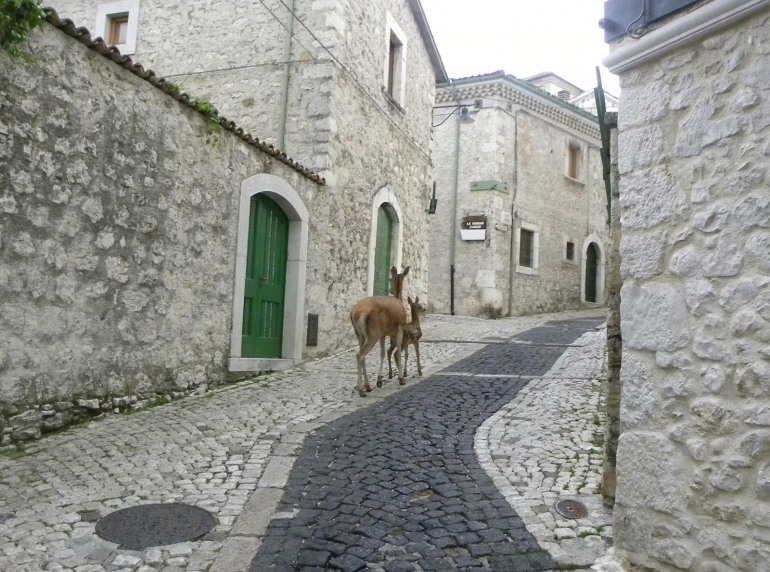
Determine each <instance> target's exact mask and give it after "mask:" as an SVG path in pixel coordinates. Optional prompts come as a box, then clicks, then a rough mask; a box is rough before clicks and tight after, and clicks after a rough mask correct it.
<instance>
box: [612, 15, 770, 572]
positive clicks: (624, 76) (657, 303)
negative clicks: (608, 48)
mask: <svg viewBox="0 0 770 572" xmlns="http://www.w3.org/2000/svg"><path fill="white" fill-rule="evenodd" d="M717 4H724V5H725V10H724V13H726V12H727V11H728V8H729V7H727V4H731V5H735V4H736V3H734V2H733V3H730V2H721V0H720V2H715V3H714V4H709V3H704V4H703V5H702V6H700V7H698V8H697V9H696V10H695V11H694V12H691V13H688V14H685V15H683V16H678V17H677V18H676V19H674V21H673V22H669V23H667V24H666V26H670V25H678V26H679V27H680V28H683V27H686V26H687V25H688V22H690V21H692V18H696V17H699V15H698V14H697V12H698V11H699V10H705V9H713V8H714V7H715V6H717ZM746 4H748V3H746ZM753 4H755V5H757V3H756V2H755V3H753ZM717 7H718V6H717ZM653 33H658V34H661V35H663V34H665V33H666V29H665V26H664V27H663V28H661V29H659V30H655V31H654V32H653ZM651 35H652V33H651ZM630 43H632V41H631V40H629V41H628V42H626V46H628V45H629V44H630ZM769 46H770V10H768V7H767V3H765V4H764V8H763V9H761V10H755V12H754V14H753V15H752V16H751V17H748V18H744V19H743V20H742V21H740V22H738V23H733V24H731V25H729V26H726V27H725V26H722V28H721V29H717V30H715V31H713V32H712V33H710V34H708V35H706V36H705V37H700V38H697V39H692V40H691V41H690V42H689V43H686V45H681V44H680V45H679V47H676V48H673V49H672V50H671V51H669V52H668V53H666V54H664V55H661V56H660V57H658V58H654V59H653V60H652V61H649V62H648V63H644V64H643V65H639V66H636V67H629V68H625V69H624V71H622V73H621V87H622V95H621V102H620V112H619V128H620V134H619V149H620V151H619V153H620V155H619V170H620V203H621V208H622V214H621V220H622V226H623V233H622V243H621V256H622V274H623V281H624V284H623V289H622V293H621V297H622V307H621V314H622V334H623V364H622V384H623V397H622V406H621V422H622V433H621V436H620V442H619V448H618V456H617V485H618V486H617V497H616V498H617V503H616V505H615V539H616V543H617V548H618V553H619V554H621V555H622V556H623V557H625V558H627V559H628V560H631V561H632V562H634V563H637V564H641V565H644V566H646V567H650V568H652V569H654V570H681V569H685V570H699V571H727V570H730V571H747V572H748V571H750V572H762V571H767V570H770V399H769V398H770V193H769V192H768V184H770V178H769V174H768V163H769V161H768V159H769V158H770V143H769V142H768V134H770V64H768V55H770V47H769ZM622 47H623V46H621V48H622ZM618 49H620V48H618Z"/></svg>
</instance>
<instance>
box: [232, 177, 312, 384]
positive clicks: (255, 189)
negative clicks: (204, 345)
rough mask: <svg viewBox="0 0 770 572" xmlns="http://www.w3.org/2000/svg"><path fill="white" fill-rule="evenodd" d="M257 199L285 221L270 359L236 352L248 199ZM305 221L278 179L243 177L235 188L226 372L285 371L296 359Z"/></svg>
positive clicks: (302, 210)
mask: <svg viewBox="0 0 770 572" xmlns="http://www.w3.org/2000/svg"><path fill="white" fill-rule="evenodd" d="M260 194H264V196H265V197H267V198H269V199H270V200H271V201H273V202H274V203H275V204H277V205H278V206H279V207H280V209H281V210H282V212H283V214H285V215H286V218H287V219H288V241H287V252H286V285H285V291H284V303H283V308H284V310H283V336H282V347H281V351H280V353H281V357H280V358H275V359H270V358H248V357H244V356H243V353H242V349H241V348H242V344H241V342H242V339H241V338H242V335H243V308H244V293H245V284H246V266H247V258H248V253H249V215H250V213H251V204H252V198H253V197H254V196H256V195H260ZM308 221H309V215H308V211H307V208H306V207H305V204H304V203H303V201H302V199H301V198H300V196H299V194H298V193H297V191H295V190H294V189H293V188H292V187H291V186H290V185H289V184H288V183H287V182H286V181H284V180H283V179H281V178H279V177H276V176H275V175H269V174H265V173H262V174H259V175H254V176H253V177H249V178H248V179H246V180H245V181H243V183H242V184H241V195H240V202H239V213H238V238H237V245H236V259H235V284H234V294H233V314H232V324H233V326H232V330H231V335H230V360H229V369H230V371H269V370H276V369H285V368H288V367H291V366H292V365H294V364H295V363H297V362H299V361H300V360H301V359H302V347H303V343H302V341H303V338H302V329H303V325H304V315H305V281H306V273H307V243H308Z"/></svg>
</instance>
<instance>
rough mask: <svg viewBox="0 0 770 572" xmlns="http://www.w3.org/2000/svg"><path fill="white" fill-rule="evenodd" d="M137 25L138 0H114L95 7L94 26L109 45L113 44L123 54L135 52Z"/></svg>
mask: <svg viewBox="0 0 770 572" xmlns="http://www.w3.org/2000/svg"><path fill="white" fill-rule="evenodd" d="M138 26H139V0H116V1H115V2H105V3H103V4H99V5H98V6H97V9H96V27H95V28H94V29H95V30H98V32H99V35H100V36H101V37H102V39H103V40H104V41H105V43H106V44H107V45H109V46H115V47H116V48H117V49H119V50H120V53H121V54H123V55H129V54H134V53H136V38H137V32H138Z"/></svg>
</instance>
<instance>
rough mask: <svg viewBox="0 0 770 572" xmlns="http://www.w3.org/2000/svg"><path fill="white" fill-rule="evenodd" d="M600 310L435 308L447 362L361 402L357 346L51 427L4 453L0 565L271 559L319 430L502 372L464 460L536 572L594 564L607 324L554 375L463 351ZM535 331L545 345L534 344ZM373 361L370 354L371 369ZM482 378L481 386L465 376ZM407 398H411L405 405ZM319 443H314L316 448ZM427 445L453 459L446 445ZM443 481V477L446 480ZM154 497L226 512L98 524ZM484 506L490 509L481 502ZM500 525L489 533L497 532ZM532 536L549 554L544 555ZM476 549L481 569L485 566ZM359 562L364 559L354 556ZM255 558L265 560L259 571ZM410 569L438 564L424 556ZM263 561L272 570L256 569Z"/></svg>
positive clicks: (426, 347) (190, 566) (603, 539)
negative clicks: (137, 544)
mask: <svg viewBox="0 0 770 572" xmlns="http://www.w3.org/2000/svg"><path fill="white" fill-rule="evenodd" d="M602 315H603V313H602V311H593V312H568V313H562V314H558V315H541V316H530V317H521V318H508V319H502V320H494V321H491V320H483V319H477V318H468V317H458V316H454V317H450V316H428V317H427V318H426V319H425V320H424V328H423V329H424V332H425V334H424V340H425V342H424V343H422V344H421V354H422V362H423V370H424V374H425V378H428V377H429V376H431V375H432V374H435V373H436V372H438V371H440V370H444V371H443V372H442V373H441V375H440V376H436V377H435V378H431V379H426V380H425V381H424V382H423V383H420V384H419V385H418V383H417V382H418V380H417V379H415V378H410V379H408V381H407V385H406V386H405V387H401V386H399V385H398V384H397V383H396V382H389V383H386V384H385V386H384V387H383V388H379V389H375V390H374V391H373V392H372V393H371V394H370V395H369V396H368V397H367V398H365V399H362V398H359V397H358V396H357V395H356V394H355V392H354V387H355V376H356V373H355V362H354V358H353V350H352V349H351V350H346V351H344V352H340V353H339V354H336V355H334V356H331V357H328V358H324V359H319V360H313V361H310V362H307V363H305V364H303V365H301V366H299V367H296V368H294V369H292V370H290V371H286V372H276V373H272V374H269V375H263V376H260V377H258V378H255V379H253V380H249V381H243V382H241V383H238V384H233V385H230V386H227V387H223V388H219V389H215V390H213V391H210V392H209V393H207V394H205V395H201V396H196V397H190V398H187V399H184V400H180V401H178V402H174V403H171V404H168V405H165V406H160V407H156V408H154V409H152V410H148V411H142V412H138V413H135V414H133V415H128V416H126V415H124V416H114V417H107V418H104V419H102V420H99V421H96V422H94V423H91V424H90V425H87V426H84V427H78V428H73V429H71V430H69V431H67V432H64V433H60V434H57V435H52V436H49V437H47V438H45V439H44V440H42V441H40V442H36V443H33V444H30V445H29V446H28V447H27V448H26V450H25V451H23V452H21V453H16V454H8V453H5V454H4V455H3V456H0V570H2V571H8V572H17V571H18V572H38V571H76V572H102V571H108V572H151V571H152V572H155V571H162V572H238V571H240V570H247V569H248V568H249V567H250V566H252V560H254V558H255V556H256V555H257V553H258V551H259V548H260V546H261V545H262V542H263V540H264V541H265V544H266V546H265V549H264V550H262V551H261V552H259V554H260V556H259V558H264V555H266V554H269V553H270V552H269V550H270V545H271V543H273V544H272V546H275V544H274V540H271V538H272V536H271V533H270V532H269V531H270V528H269V526H270V525H271V523H272V526H273V527H275V525H276V524H279V523H281V522H283V523H289V522H291V520H292V519H291V518H289V517H291V516H295V514H294V511H295V510H296V509H294V508H293V507H292V505H291V503H292V502H293V501H297V500H301V495H300V496H299V497H296V496H295V497H292V496H291V495H292V494H295V493H293V492H292V490H294V489H292V487H288V490H289V491H290V492H289V493H288V494H287V497H286V499H284V500H282V498H283V494H284V490H285V489H287V484H288V483H290V476H289V475H290V470H291V468H292V467H293V466H294V465H295V462H296V461H297V459H298V457H299V458H301V455H300V454H301V452H302V451H303V450H305V451H307V450H310V447H319V446H321V445H323V443H322V442H321V441H319V440H318V439H317V438H316V435H320V434H322V432H323V431H326V430H328V429H329V428H334V427H342V426H344V424H345V423H350V422H351V420H352V419H354V418H356V417H357V418H358V419H364V420H366V419H371V420H372V421H374V420H375V419H376V417H375V414H374V413H373V412H376V411H382V410H383V407H382V405H383V404H384V403H385V402H384V401H383V400H385V399H387V398H388V396H392V395H394V394H395V395H396V397H398V396H399V395H398V394H401V395H404V396H405V395H408V393H409V392H414V393H415V394H416V393H418V392H419V390H420V388H421V387H422V386H423V385H425V386H426V387H427V386H428V385H429V384H433V383H448V384H449V385H447V386H445V387H446V388H451V387H452V386H453V385H454V386H459V385H460V384H463V383H466V385H467V386H468V387H471V386H473V387H474V388H476V389H477V390H479V391H481V392H482V393H483V392H485V391H486V392H487V393H489V392H490V391H492V389H490V388H494V387H495V386H497V387H500V386H501V385H502V384H501V383H500V381H501V377H500V376H503V377H505V378H506V379H508V380H509V381H511V380H512V381H514V383H513V384H510V385H512V386H514V385H515V386H516V390H511V391H510V392H509V393H503V394H497V397H494V398H493V399H492V400H491V402H489V403H487V404H486V405H483V406H482V405H478V406H477V407H476V409H478V410H479V411H480V413H479V414H476V415H475V417H474V419H479V420H480V421H479V423H476V425H477V427H474V431H473V432H472V433H470V434H468V433H463V434H462V435H463V437H462V438H461V439H458V440H457V441H458V442H462V443H463V446H470V445H471V444H472V445H473V448H474V449H475V455H472V457H474V458H473V459H471V458H470V457H471V456H468V455H466V454H465V453H463V455H464V457H463V459H464V461H463V462H465V463H466V466H472V465H473V463H477V464H478V466H479V467H480V469H479V470H478V472H476V473H473V479H471V480H472V481H476V484H474V485H473V486H481V485H483V486H484V487H486V488H485V490H488V491H491V489H490V488H489V487H488V485H487V484H484V483H482V481H484V479H485V478H488V480H489V483H494V487H493V488H494V489H495V491H497V492H498V493H499V495H500V498H501V499H502V498H504V499H505V501H507V502H506V503H502V502H499V501H490V502H494V509H495V510H497V511H498V515H499V516H500V518H503V519H505V518H514V516H515V515H518V516H516V518H519V517H520V518H521V521H522V522H523V524H524V525H525V526H526V528H524V527H520V528H518V529H516V530H518V531H520V536H521V538H520V542H522V543H524V544H526V545H527V546H528V547H527V550H528V552H526V553H525V554H530V555H532V558H530V559H529V560H528V561H527V562H528V563H529V564H528V565H529V566H531V569H548V568H545V567H546V566H553V567H554V568H553V569H559V568H562V567H566V568H571V569H575V568H579V567H587V566H589V565H591V564H592V563H593V562H595V561H597V560H600V559H601V558H600V557H602V555H603V554H604V551H605V550H606V548H607V547H608V546H609V545H610V543H611V527H610V515H609V514H608V513H607V512H606V511H605V510H604V509H603V508H602V506H601V502H600V497H599V496H598V489H599V480H600V471H601V460H600V459H601V452H600V445H601V443H600V441H601V434H602V431H601V427H600V426H601V423H602V421H603V418H602V413H601V410H602V400H601V393H600V391H599V389H600V383H601V382H600V380H601V378H602V376H603V365H604V362H603V356H604V351H603V338H602V331H601V330H594V331H589V332H588V333H587V334H585V335H584V336H582V337H580V338H579V339H578V340H577V341H575V342H574V343H572V346H573V347H570V348H567V353H565V354H564V355H562V357H561V358H559V360H558V361H557V362H556V364H554V365H553V367H551V368H550V370H549V371H547V372H546V371H545V370H543V371H539V372H538V373H537V374H535V375H534V376H532V375H523V374H522V375H518V374H517V375H515V376H513V377H515V378H516V379H515V380H513V378H512V376H511V374H510V372H507V373H505V374H501V373H499V372H498V373H495V372H494V371H492V370H490V371H489V372H481V373H479V372H478V371H473V370H474V369H478V368H476V367H475V366H474V367H473V368H470V369H469V368H464V367H463V366H462V364H463V363H464V362H463V361H461V360H464V359H465V358H468V357H469V356H470V355H471V354H473V353H474V352H476V351H477V350H479V349H481V348H484V347H485V346H486V347H487V348H494V347H497V348H500V347H503V344H500V343H497V344H496V343H495V342H501V341H503V340H507V339H509V338H510V337H511V336H513V335H515V334H519V333H521V332H523V331H524V330H532V328H536V327H539V326H543V325H544V324H546V322H549V321H554V320H557V319H558V320H571V319H573V318H588V317H597V316H599V317H600V316H602ZM594 323H598V322H594ZM566 324H567V323H566V322H564V325H565V327H566ZM557 326H558V324H557ZM549 328H550V329H551V331H550V333H553V331H554V330H556V329H558V327H556V328H554V326H553V325H552V326H548V327H546V328H544V329H540V330H539V333H538V330H534V331H533V332H531V333H528V334H525V336H524V338H525V339H523V340H521V342H527V341H529V342H530V343H531V346H530V347H529V349H530V353H532V354H534V353H537V352H540V351H551V353H553V352H554V351H556V352H557V353H556V355H558V354H560V353H562V352H564V349H565V348H564V347H563V346H561V347H556V346H553V347H551V349H550V350H549V349H548V348H549V342H548V341H547V336H548V334H549ZM527 335H529V336H533V337H532V339H530V340H526V336H527ZM538 335H540V336H543V335H545V336H546V338H542V337H538ZM351 337H352V334H351ZM507 345H513V344H506V346H507ZM517 345H521V343H519V344H517ZM410 359H413V356H410ZM554 359H555V356H554ZM491 361H495V360H491ZM546 361H547V360H546ZM552 361H553V360H551V362H552ZM374 362H375V360H374V359H370V364H374ZM452 364H454V366H453V365H452ZM549 365H550V364H549ZM457 368H459V370H458V371H454V370H455V369H457ZM410 369H413V368H410ZM546 369H547V368H546ZM371 371H373V369H372V366H371V365H370V372H371ZM442 380H444V381H443V382H442ZM470 380H472V381H473V383H468V381H470ZM484 388H487V389H484ZM440 393H441V394H442V395H441V399H440V400H438V401H446V404H447V406H449V407H450V409H452V410H453V411H455V412H459V411H463V410H464V409H465V408H464V407H463V408H460V407H457V406H456V405H455V406H451V404H450V401H451V400H450V397H449V391H448V389H447V390H445V389H440ZM493 393H494V392H493ZM443 394H447V395H446V396H445V395H443ZM467 398H468V403H471V402H473V403H475V402H476V400H477V398H478V397H477V396H476V395H473V396H472V395H471V394H470V393H468V394H467ZM400 402H402V403H406V404H407V405H404V407H408V401H404V400H400ZM433 406H434V405H431V407H433ZM481 410H483V411H481ZM403 417H404V418H408V417H409V416H408V415H404V416H403ZM412 417H413V418H417V417H416V416H415V415H412ZM441 417H443V416H439V417H436V416H435V415H427V416H423V418H422V423H423V426H422V428H423V431H428V432H432V431H434V430H438V429H440V428H439V427H438V425H436V423H439V421H440V418H441ZM383 419H384V418H383ZM383 419H380V421H382V420H383ZM468 419H470V418H468ZM336 420H338V421H336ZM468 422H469V423H470V424H471V425H472V424H473V423H474V422H472V421H468ZM396 430H397V427H388V426H381V425H380V426H378V427H376V428H374V429H372V430H370V431H369V433H367V434H366V435H364V436H357V442H358V443H359V446H365V445H366V443H367V442H369V441H370V437H371V438H374V437H377V436H378V434H379V433H380V432H381V433H382V434H383V435H391V436H393V435H397V431H396ZM441 430H442V431H450V430H451V428H450V427H446V428H441ZM447 435H448V433H447ZM469 435H470V436H469ZM361 437H366V438H361ZM306 441H307V447H305V448H304V449H303V444H305V442H306ZM446 442H451V439H446ZM410 446H411V445H410ZM422 446H423V447H427V448H428V449H426V452H425V455H426V456H427V455H428V452H427V451H429V449H430V443H429V440H428V439H427V433H426V434H425V435H424V436H423V443H422ZM430 454H432V455H433V456H434V457H435V458H440V457H441V452H438V451H432V452H431V453H430ZM297 467H298V468H299V467H301V463H299V464H297ZM482 469H483V473H484V474H485V475H486V477H485V476H484V474H482V472H481V470H482ZM296 473H297V471H295V474H296ZM457 473H458V474H459V473H462V471H457ZM432 474H433V477H434V479H435V478H438V475H437V474H436V473H435V472H434V473H432ZM292 478H297V477H292ZM351 478H355V475H353V477H351ZM479 483H481V484H479ZM433 484H434V485H436V486H440V483H438V482H434V483H433ZM444 484H446V483H444ZM470 484H471V483H470V481H468V480H465V481H464V484H462V485H457V486H459V487H460V489H459V490H461V491H463V492H467V490H469V489H463V488H462V487H463V486H465V487H469V486H470ZM413 485H414V483H413ZM414 486H418V487H420V486H421V485H414ZM453 486H454V485H453ZM434 488H435V487H434ZM411 492H412V493H413V494H416V495H418V496H417V498H418V500H420V499H422V497H420V496H419V495H420V494H422V495H424V497H425V498H424V499H422V500H424V501H425V502H430V501H429V498H428V497H429V496H431V495H433V494H435V491H434V490H431V491H428V489H425V490H422V491H417V490H413V491H411ZM450 494H451V491H450ZM487 496H488V497H489V498H492V496H494V495H492V496H490V495H487ZM557 499H559V500H561V499H574V500H579V501H580V502H582V503H583V504H585V505H586V506H587V507H588V509H589V510H588V515H587V516H586V517H585V518H582V519H568V518H566V517H561V516H559V514H558V513H557V512H556V511H555V510H554V503H555V502H556V500H557ZM477 500H479V499H477ZM149 503H184V504H187V505H193V506H196V507H200V508H204V509H206V510H208V511H209V512H210V513H212V514H213V515H214V516H215V517H216V525H215V527H214V528H213V530H212V531H211V532H209V533H208V534H206V535H205V536H204V537H203V538H200V539H197V540H191V541H187V542H179V543H175V544H170V545H166V546H150V547H147V548H145V549H138V550H137V549H134V550H129V549H125V548H121V547H120V546H119V545H118V544H115V543H113V542H109V541H106V540H103V539H102V538H100V537H99V536H97V535H96V534H95V532H94V531H95V522H96V521H97V520H98V518H99V517H103V516H105V515H108V514H110V513H112V512H113V511H116V510H118V509H122V508H127V507H134V506H137V505H145V504H149ZM510 507H513V509H514V511H515V512H514V511H510ZM484 508H486V509H491V507H481V510H482V511H483V510H484ZM509 511H510V512H509ZM300 512H301V511H300ZM297 514H299V513H297ZM375 514H378V513H375ZM479 516H480V515H479ZM383 518H385V517H383ZM387 518H390V517H387ZM452 520H453V519H452V518H449V521H448V522H444V523H443V524H444V525H446V526H447V527H448V526H451V525H457V522H451V521H452ZM488 520H489V519H488ZM102 522H104V521H102ZM479 522H480V521H479ZM481 524H484V525H485V526H487V528H486V529H481V528H480V529H479V530H494V528H495V527H494V526H493V527H489V526H488V523H486V524H485V523H481ZM500 524H502V523H500ZM474 526H478V525H474ZM479 530H477V531H473V530H471V531H468V532H469V533H476V532H479ZM458 534H464V533H458ZM487 534H488V535H490V538H492V537H494V536H495V534H496V533H494V532H489V533H487ZM461 538H466V540H467V539H468V538H473V537H471V536H466V537H461ZM390 540H392V541H393V542H390ZM401 540H402V539H397V538H392V539H389V542H388V543H385V544H383V545H382V546H385V548H384V549H383V550H382V551H380V553H382V554H384V558H383V559H382V560H381V561H380V566H382V568H381V569H384V570H386V571H388V572H391V571H395V570H400V569H404V570H406V569H408V568H406V565H408V564H409V563H410V560H411V561H414V557H413V556H409V557H408V558H401V557H400V556H399V555H400V554H406V552H405V551H404V549H402V546H403V545H404V544H403V543H401ZM534 542H536V543H539V545H540V548H543V549H545V550H546V552H545V553H543V552H540V551H539V549H538V548H537V547H536V544H533V543H534ZM423 548H424V549H425V550H428V549H427V548H426V547H423ZM378 550H379V548H378ZM417 552H419V550H418V551H417ZM458 554H459V556H458ZM306 556H308V557H310V556H313V555H306ZM425 556H428V558H427V559H424V560H423V564H424V563H425V562H427V561H428V560H429V555H425ZM450 556H452V557H457V558H460V560H455V561H451V562H449V564H448V565H451V566H455V567H456V568H459V569H468V570H472V569H491V568H485V566H491V565H490V564H489V563H490V560H489V559H488V558H486V559H485V556H484V555H482V554H477V555H476V556H474V555H472V554H470V553H469V554H468V555H467V556H466V555H465V554H462V553H459V552H456V551H455V552H453V553H452V554H451V555H450ZM463 558H468V560H463ZM474 558H475V560H474ZM479 558H480V559H481V563H482V567H479V566H478V561H479ZM604 561H606V562H607V564H606V565H604V566H597V569H603V570H608V571H609V570H619V567H617V566H615V565H614V564H612V562H611V559H610V558H607V557H604ZM350 562H351V563H352V564H351V567H352V566H354V565H355V564H356V563H355V561H353V560H350ZM257 565H259V562H258V560H257V561H255V564H254V565H253V566H257ZM464 565H467V566H465V567H463V566H464ZM398 566H401V568H399V567H398ZM474 566H475V568H474ZM538 567H539V568H538ZM319 569H320V570H322V569H323V568H319ZM341 569H345V568H344V567H342V568H341ZM370 569H376V568H370ZM412 569H414V570H420V569H423V570H426V569H429V568H425V567H422V566H420V565H419V564H416V565H414V566H413V567H412ZM434 569H435V568H434ZM438 569H440V568H438ZM450 569H451V568H450ZM517 569H518V568H517ZM522 569H525V568H522ZM252 570H256V571H257V572H261V571H260V569H259V568H253V567H252Z"/></svg>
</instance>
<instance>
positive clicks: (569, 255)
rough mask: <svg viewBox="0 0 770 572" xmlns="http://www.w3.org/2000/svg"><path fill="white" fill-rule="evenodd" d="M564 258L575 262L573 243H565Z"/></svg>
mask: <svg viewBox="0 0 770 572" xmlns="http://www.w3.org/2000/svg"><path fill="white" fill-rule="evenodd" d="M564 257H565V258H566V259H567V260H570V261H574V260H575V243H574V242H567V248H566V251H565V252H564Z"/></svg>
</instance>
